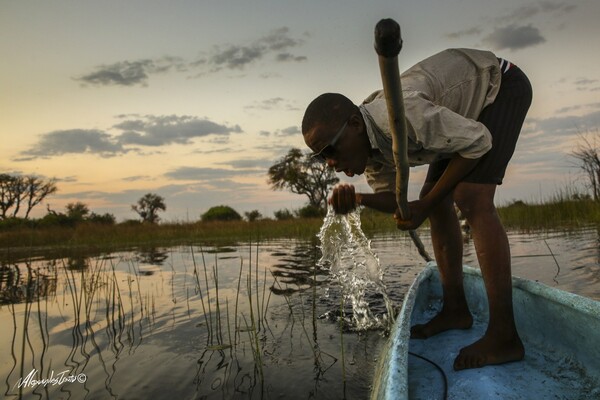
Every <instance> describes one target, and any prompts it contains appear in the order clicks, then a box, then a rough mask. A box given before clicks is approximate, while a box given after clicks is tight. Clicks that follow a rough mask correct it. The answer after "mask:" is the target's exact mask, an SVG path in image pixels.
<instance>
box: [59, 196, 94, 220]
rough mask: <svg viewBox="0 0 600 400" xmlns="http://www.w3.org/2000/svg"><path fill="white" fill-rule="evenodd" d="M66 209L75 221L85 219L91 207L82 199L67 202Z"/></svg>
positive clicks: (68, 215)
mask: <svg viewBox="0 0 600 400" xmlns="http://www.w3.org/2000/svg"><path fill="white" fill-rule="evenodd" d="M65 209H66V210H67V217H69V218H71V219H73V220H74V221H83V220H84V218H85V217H87V216H88V214H89V213H90V209H89V207H88V206H87V205H86V204H84V203H82V202H80V201H78V202H76V203H69V204H67V206H66V207H65Z"/></svg>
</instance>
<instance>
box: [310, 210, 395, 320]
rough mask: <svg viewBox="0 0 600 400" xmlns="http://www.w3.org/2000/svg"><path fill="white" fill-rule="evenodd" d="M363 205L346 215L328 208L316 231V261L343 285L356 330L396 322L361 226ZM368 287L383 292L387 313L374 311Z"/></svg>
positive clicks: (369, 245)
mask: <svg viewBox="0 0 600 400" xmlns="http://www.w3.org/2000/svg"><path fill="white" fill-rule="evenodd" d="M363 208H364V207H359V208H357V209H356V210H354V211H352V212H351V213H349V214H347V215H340V214H336V213H335V211H334V210H333V208H332V207H329V208H328V210H327V215H326V216H325V219H324V220H323V226H322V227H321V230H320V231H319V233H318V235H317V236H318V238H319V240H320V241H321V253H322V256H321V259H320V260H319V261H318V262H317V264H318V265H320V266H322V267H324V268H328V269H329V270H330V272H331V276H332V278H333V280H334V281H335V282H337V283H339V285H340V287H341V289H342V295H343V296H344V299H345V300H347V301H350V303H351V304H352V309H353V320H354V323H355V325H356V326H355V329H356V330H366V329H373V328H384V329H385V330H389V328H390V327H391V325H392V323H393V316H394V313H393V308H392V304H391V301H390V300H389V298H388V295H387V292H386V288H385V284H384V283H383V270H382V268H381V265H380V264H379V258H378V257H377V255H376V254H375V253H374V252H373V250H372V249H371V241H370V240H369V239H368V238H367V237H366V236H365V234H364V232H363V231H362V229H361V224H360V212H361V211H362V209H363ZM368 290H374V291H376V292H377V293H379V294H381V295H382V296H383V299H384V301H385V306H386V310H387V314H383V315H382V316H381V318H379V317H377V316H375V315H373V313H372V312H371V309H370V308H369V303H368V302H367V301H366V300H365V294H366V293H367V291H368Z"/></svg>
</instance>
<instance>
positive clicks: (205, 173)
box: [165, 167, 260, 182]
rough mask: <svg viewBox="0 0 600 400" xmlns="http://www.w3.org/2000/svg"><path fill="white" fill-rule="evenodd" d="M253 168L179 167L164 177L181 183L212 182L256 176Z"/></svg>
mask: <svg viewBox="0 0 600 400" xmlns="http://www.w3.org/2000/svg"><path fill="white" fill-rule="evenodd" d="M257 173H260V171H257V170H256V169H254V168H250V169H225V168H202V167H180V168H177V169H175V170H173V171H171V172H167V173H166V174H165V177H167V178H169V179H174V180H182V181H199V182H206V181H213V180H221V179H230V178H235V177H238V176H240V175H251V174H257Z"/></svg>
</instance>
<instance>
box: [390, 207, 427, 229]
mask: <svg viewBox="0 0 600 400" xmlns="http://www.w3.org/2000/svg"><path fill="white" fill-rule="evenodd" d="M408 209H409V210H410V215H409V217H410V218H409V219H407V220H404V219H402V217H401V216H400V210H399V209H396V212H395V213H394V219H395V220H396V226H397V227H398V229H401V230H403V231H409V230H414V229H417V228H418V227H419V226H421V224H423V222H425V220H426V219H427V217H429V211H430V210H429V207H428V206H427V204H426V203H425V202H424V201H422V200H417V201H411V202H410V203H408Z"/></svg>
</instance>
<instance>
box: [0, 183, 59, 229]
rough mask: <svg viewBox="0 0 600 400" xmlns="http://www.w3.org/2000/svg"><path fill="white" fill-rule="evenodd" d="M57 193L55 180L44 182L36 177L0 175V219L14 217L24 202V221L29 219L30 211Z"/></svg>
mask: <svg viewBox="0 0 600 400" xmlns="http://www.w3.org/2000/svg"><path fill="white" fill-rule="evenodd" d="M56 191H57V188H56V180H55V179H49V180H44V179H43V178H40V177H37V176H33V175H30V176H12V175H8V174H0V218H2V219H5V218H7V217H8V211H9V210H10V209H11V208H13V210H12V217H16V216H17V213H18V212H19V211H20V209H21V205H22V204H23V203H24V202H26V206H27V210H26V211H25V219H27V218H29V213H30V212H31V210H32V209H33V208H34V207H35V206H37V205H38V204H40V203H41V202H42V201H44V199H45V198H46V197H47V196H48V195H50V194H53V193H55V192H56Z"/></svg>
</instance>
